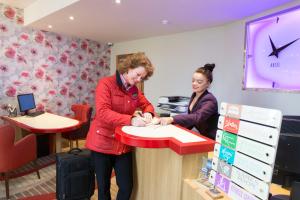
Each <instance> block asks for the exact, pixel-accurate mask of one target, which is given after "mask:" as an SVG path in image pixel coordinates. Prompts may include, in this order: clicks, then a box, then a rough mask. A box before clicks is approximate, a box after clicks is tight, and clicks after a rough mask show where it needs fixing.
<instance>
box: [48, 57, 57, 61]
mask: <svg viewBox="0 0 300 200" xmlns="http://www.w3.org/2000/svg"><path fill="white" fill-rule="evenodd" d="M48 60H49V61H51V62H53V63H54V62H56V58H55V57H54V56H48Z"/></svg>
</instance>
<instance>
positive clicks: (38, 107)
mask: <svg viewBox="0 0 300 200" xmlns="http://www.w3.org/2000/svg"><path fill="white" fill-rule="evenodd" d="M36 109H37V110H40V111H43V110H44V109H45V106H44V105H43V104H41V103H38V104H37V105H36Z"/></svg>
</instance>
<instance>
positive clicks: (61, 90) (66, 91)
mask: <svg viewBox="0 0 300 200" xmlns="http://www.w3.org/2000/svg"><path fill="white" fill-rule="evenodd" d="M59 93H60V94H61V95H63V96H65V95H66V94H67V93H68V88H67V87H66V86H62V87H61V89H60V91H59Z"/></svg>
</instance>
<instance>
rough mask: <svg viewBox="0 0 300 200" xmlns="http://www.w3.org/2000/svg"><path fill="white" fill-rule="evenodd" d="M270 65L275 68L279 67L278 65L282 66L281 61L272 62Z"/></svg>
mask: <svg viewBox="0 0 300 200" xmlns="http://www.w3.org/2000/svg"><path fill="white" fill-rule="evenodd" d="M270 67H272V68H274V67H276V68H278V67H280V63H279V62H274V63H271V64H270Z"/></svg>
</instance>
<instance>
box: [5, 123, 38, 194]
mask: <svg viewBox="0 0 300 200" xmlns="http://www.w3.org/2000/svg"><path fill="white" fill-rule="evenodd" d="M14 141H15V130H14V128H13V127H11V126H9V125H4V126H1V127H0V174H1V178H2V179H3V178H4V180H5V191H6V198H7V199H9V179H10V173H11V172H12V171H13V170H15V169H17V168H20V167H22V166H23V165H25V164H27V163H29V162H31V161H34V160H36V152H37V151H36V137H35V135H33V134H30V135H27V136H26V137H24V138H22V139H20V140H19V141H17V142H16V143H15V142H14ZM36 172H37V176H38V178H40V174H39V171H38V170H37V171H36Z"/></svg>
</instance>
